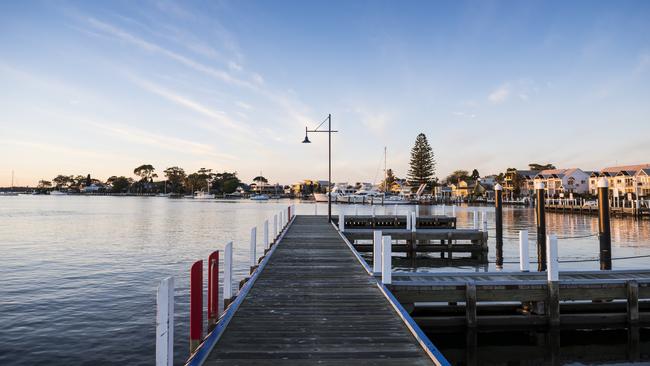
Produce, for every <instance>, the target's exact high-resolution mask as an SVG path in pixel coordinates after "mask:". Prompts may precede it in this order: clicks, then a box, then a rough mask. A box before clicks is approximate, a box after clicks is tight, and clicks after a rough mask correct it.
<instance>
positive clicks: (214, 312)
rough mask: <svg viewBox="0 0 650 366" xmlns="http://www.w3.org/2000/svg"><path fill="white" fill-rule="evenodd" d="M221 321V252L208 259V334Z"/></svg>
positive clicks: (212, 254) (211, 255) (216, 251)
mask: <svg viewBox="0 0 650 366" xmlns="http://www.w3.org/2000/svg"><path fill="white" fill-rule="evenodd" d="M217 319H219V251H218V250H215V251H214V252H212V253H211V254H210V256H209V257H208V332H210V331H212V329H214V327H215V325H216V324H217Z"/></svg>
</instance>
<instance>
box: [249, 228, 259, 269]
mask: <svg viewBox="0 0 650 366" xmlns="http://www.w3.org/2000/svg"><path fill="white" fill-rule="evenodd" d="M256 252H257V227H253V228H251V241H250V266H251V269H252V268H253V267H255V265H256V264H257V259H256V258H255V257H256V255H257V253H256Z"/></svg>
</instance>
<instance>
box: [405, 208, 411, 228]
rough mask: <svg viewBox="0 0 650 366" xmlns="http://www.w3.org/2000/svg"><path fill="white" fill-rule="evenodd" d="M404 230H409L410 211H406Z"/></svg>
mask: <svg viewBox="0 0 650 366" xmlns="http://www.w3.org/2000/svg"><path fill="white" fill-rule="evenodd" d="M406 230H411V213H410V212H407V213H406Z"/></svg>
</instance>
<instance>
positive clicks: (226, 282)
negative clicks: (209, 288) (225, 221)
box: [223, 242, 233, 309]
mask: <svg viewBox="0 0 650 366" xmlns="http://www.w3.org/2000/svg"><path fill="white" fill-rule="evenodd" d="M232 295H233V293H232V242H229V243H228V244H226V248H225V249H224V256H223V308H224V309H226V308H227V307H228V305H230V303H231V302H232Z"/></svg>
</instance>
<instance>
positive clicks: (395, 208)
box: [393, 205, 397, 216]
mask: <svg viewBox="0 0 650 366" xmlns="http://www.w3.org/2000/svg"><path fill="white" fill-rule="evenodd" d="M393 215H394V216H397V205H394V206H393Z"/></svg>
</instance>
